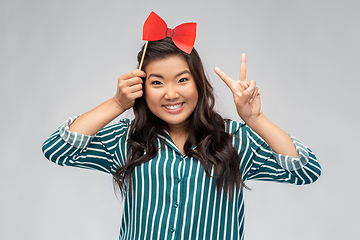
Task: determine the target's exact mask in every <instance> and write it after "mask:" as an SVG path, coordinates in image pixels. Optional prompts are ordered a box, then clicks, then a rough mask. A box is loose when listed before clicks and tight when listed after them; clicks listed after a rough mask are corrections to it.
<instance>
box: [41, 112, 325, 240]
mask: <svg viewBox="0 0 360 240" xmlns="http://www.w3.org/2000/svg"><path fill="white" fill-rule="evenodd" d="M75 118H76V117H72V118H69V119H68V120H67V121H66V122H65V123H64V124H62V125H61V127H60V128H59V129H58V130H57V131H56V132H54V133H53V134H52V135H51V136H50V137H49V138H48V139H47V140H46V141H45V142H44V144H43V152H44V154H45V156H46V157H47V158H48V159H49V160H50V161H52V162H54V163H56V164H59V165H62V166H73V167H80V168H86V169H95V170H100V171H103V172H106V173H110V174H113V173H114V172H115V171H116V170H117V169H118V168H119V167H120V166H122V165H123V164H124V163H125V161H126V159H127V156H128V147H129V146H128V143H127V139H128V134H129V127H130V124H131V121H130V120H129V119H122V120H120V122H119V123H118V124H115V125H112V126H108V127H105V128H104V129H102V130H101V131H99V132H98V133H97V134H96V135H95V136H86V135H82V134H79V133H75V132H70V131H69V125H70V124H71V123H72V122H73V121H74V120H75ZM226 132H228V133H230V134H231V135H232V136H233V138H232V142H233V146H234V148H235V149H236V150H237V152H238V153H239V156H240V157H239V158H240V159H239V161H240V163H241V164H240V169H239V171H241V174H242V177H243V181H244V182H245V183H246V181H248V180H251V179H254V180H263V181H276V182H284V183H292V184H297V185H302V184H309V183H312V182H314V181H315V180H316V179H317V178H318V177H319V176H320V174H321V166H320V164H319V162H318V161H317V160H316V157H315V155H314V154H313V153H312V151H311V150H310V149H308V148H307V147H306V146H304V145H303V144H302V143H301V142H300V141H299V140H297V139H296V138H294V137H292V139H293V142H294V145H295V147H296V149H297V151H298V153H299V156H298V157H297V158H293V157H290V156H284V155H280V154H277V153H275V152H273V151H272V150H271V149H270V147H269V146H268V145H267V144H266V143H265V141H264V140H263V139H262V138H261V137H259V135H257V134H256V133H255V132H254V131H253V130H251V129H250V128H249V127H248V126H246V125H245V124H243V123H238V122H235V121H228V122H227V123H226ZM164 143H165V144H164ZM155 145H156V146H157V147H158V148H159V151H158V154H157V156H156V157H155V158H154V159H152V160H150V161H149V162H146V163H144V164H141V165H139V166H137V167H136V168H135V169H134V171H133V173H132V179H133V188H132V196H131V197H129V196H128V194H127V193H125V195H124V212H123V216H122V222H121V226H120V235H119V239H136V240H138V239H186V240H188V239H231V240H233V239H244V218H245V215H244V199H243V191H240V190H238V189H236V188H234V190H233V191H234V195H233V197H232V199H231V200H230V199H229V198H228V196H227V195H226V194H225V193H224V192H223V191H221V192H220V193H218V192H217V190H216V187H215V186H216V183H215V181H216V180H215V178H210V177H208V176H206V174H205V171H204V168H203V166H202V165H201V164H200V162H199V161H198V160H197V159H194V158H192V157H188V156H185V155H182V154H181V153H180V151H179V150H178V149H177V147H176V146H175V144H174V143H173V141H172V140H171V138H170V136H169V134H168V133H167V132H166V131H165V132H164V133H161V134H159V136H158V137H157V139H156V143H155ZM211 174H212V175H214V172H211Z"/></svg>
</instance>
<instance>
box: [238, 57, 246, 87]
mask: <svg viewBox="0 0 360 240" xmlns="http://www.w3.org/2000/svg"><path fill="white" fill-rule="evenodd" d="M239 81H245V82H246V54H245V53H243V54H241V63H240V74H239Z"/></svg>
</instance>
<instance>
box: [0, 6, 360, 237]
mask: <svg viewBox="0 0 360 240" xmlns="http://www.w3.org/2000/svg"><path fill="white" fill-rule="evenodd" d="M179 4H181V6H179ZM151 10H154V11H155V12H157V13H158V14H159V15H160V16H161V17H162V18H163V19H165V20H166V21H167V23H168V25H169V27H174V26H176V25H177V24H179V23H182V22H188V21H196V22H197V23H198V36H197V40H196V43H195V46H196V48H197V50H198V51H199V53H200V55H201V56H202V58H203V61H204V63H205V67H206V70H207V72H208V75H209V77H210V78H211V81H212V83H213V85H214V88H215V91H216V95H217V100H218V101H217V109H218V110H219V111H220V112H221V114H222V115H223V116H224V117H229V118H232V119H234V120H239V117H238V116H237V114H236V111H235V107H234V104H233V100H232V96H231V93H230V90H229V89H227V87H226V85H225V84H224V83H223V82H222V81H221V80H220V79H219V78H218V77H217V76H215V74H214V73H213V70H212V69H213V68H214V67H215V66H219V67H220V68H222V69H223V70H224V71H225V72H226V73H227V74H228V75H230V76H231V77H232V78H234V79H236V78H237V77H238V72H239V62H240V54H241V53H243V52H245V53H247V55H248V59H247V60H248V61H247V62H248V79H255V80H257V82H258V86H259V87H260V89H261V93H262V101H263V112H264V113H265V114H266V115H267V116H268V117H269V118H270V119H271V120H272V121H273V122H275V123H276V124H278V125H279V126H280V127H282V128H283V129H284V130H286V131H287V132H289V133H291V134H292V135H294V136H296V137H298V138H299V139H301V140H302V141H303V142H304V143H306V145H308V146H309V147H310V148H311V149H312V150H313V151H314V152H315V153H316V154H317V157H318V159H319V160H320V162H321V164H322V166H323V175H322V177H321V178H320V179H319V181H318V182H316V183H315V184H313V185H309V186H299V187H298V186H294V185H285V184H276V183H264V182H248V185H249V186H250V187H251V188H252V190H251V191H246V193H245V197H246V230H245V236H246V239H247V240H251V239H276V240H285V239H359V233H358V228H359V226H360V221H359V219H360V218H359V215H360V207H359V200H360V199H359V186H358V184H357V182H358V181H357V180H358V178H357V175H358V171H359V167H360V163H359V160H360V157H359V154H360V153H359V139H358V135H359V124H358V123H359V120H358V117H359V113H358V112H359V100H358V89H359V87H360V84H359V68H360V60H359V53H360V52H359V50H360V47H359V42H360V33H359V25H360V17H359V12H360V2H359V1H355V0H354V1H320V0H316V1H314V0H313V1H285V0H283V1H280V0H274V1H256V0H252V1H248V0H247V1H224V0H222V1H203V2H197V1H158V2H150V1H144V0H143V1H140V0H138V1H115V0H103V1H90V0H82V1H80V0H72V1H70V0H66V1H65V0H64V1H60V0H58V1H54V0H47V1H45V0H37V1H36V0H33V1H25V0H1V2H0V32H1V37H0V61H1V64H0V79H1V85H0V98H1V109H0V112H1V120H0V121H1V139H0V141H1V144H0V146H1V162H0V164H1V166H0V177H1V181H0V193H1V197H0V211H1V212H0V239H4V240H5V239H6V240H7V239H16V240H17V239H19V240H20V239H29V240H30V239H31V240H49V239H51V240H57V239H66V240H71V239H77V240H78V239H88V240H91V239H117V238H118V233H119V225H120V216H121V211H122V205H121V201H120V200H119V199H118V198H117V197H116V196H115V194H114V192H113V188H112V183H111V176H110V175H106V174H103V173H100V172H95V171H89V170H82V169H75V168H62V167H59V166H57V165H55V164H53V163H51V162H48V161H47V160H45V158H44V157H43V155H42V153H41V144H42V142H43V141H44V140H45V139H46V138H47V137H48V136H49V135H50V134H51V133H52V132H53V131H54V130H55V129H56V128H57V127H58V126H59V125H60V124H61V123H62V122H63V121H64V120H65V119H66V118H67V117H69V116H73V115H78V114H80V113H83V112H86V111H88V110H90V109H91V108H93V107H95V106H96V105H98V104H100V103H101V102H103V101H105V100H107V99H108V98H110V97H112V96H113V94H114V93H115V88H116V80H117V78H118V76H119V75H121V74H123V73H125V72H128V71H130V70H133V69H134V68H135V66H136V55H137V52H138V51H139V49H140V47H141V45H142V44H143V43H144V42H143V41H142V40H141V35H142V25H143V22H144V20H145V19H146V17H147V16H148V14H149V13H150V11H151ZM125 116H127V117H128V116H131V114H129V113H126V114H125Z"/></svg>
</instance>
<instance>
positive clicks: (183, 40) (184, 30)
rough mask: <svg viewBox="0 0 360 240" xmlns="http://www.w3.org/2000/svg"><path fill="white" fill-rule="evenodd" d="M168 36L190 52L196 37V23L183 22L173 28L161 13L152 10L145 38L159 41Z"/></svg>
mask: <svg viewBox="0 0 360 240" xmlns="http://www.w3.org/2000/svg"><path fill="white" fill-rule="evenodd" d="M166 37H170V38H171V39H172V40H173V42H174V44H175V45H176V46H177V47H178V48H179V49H181V50H182V51H184V52H186V53H187V54H190V53H191V50H192V49H193V47H194V43H195V38H196V23H195V22H192V23H183V24H181V25H179V26H177V27H175V28H174V29H171V28H168V27H167V25H166V22H165V21H164V20H163V19H162V18H161V17H159V15H157V14H156V13H154V12H151V13H150V15H149V17H148V18H147V19H146V21H145V23H144V28H143V40H146V41H157V40H161V39H164V38H166Z"/></svg>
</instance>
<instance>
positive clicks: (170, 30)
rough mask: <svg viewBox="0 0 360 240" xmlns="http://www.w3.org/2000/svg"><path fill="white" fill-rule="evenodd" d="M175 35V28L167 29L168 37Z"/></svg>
mask: <svg viewBox="0 0 360 240" xmlns="http://www.w3.org/2000/svg"><path fill="white" fill-rule="evenodd" d="M173 36H174V30H173V29H171V28H167V29H166V37H169V38H172V37H173Z"/></svg>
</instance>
